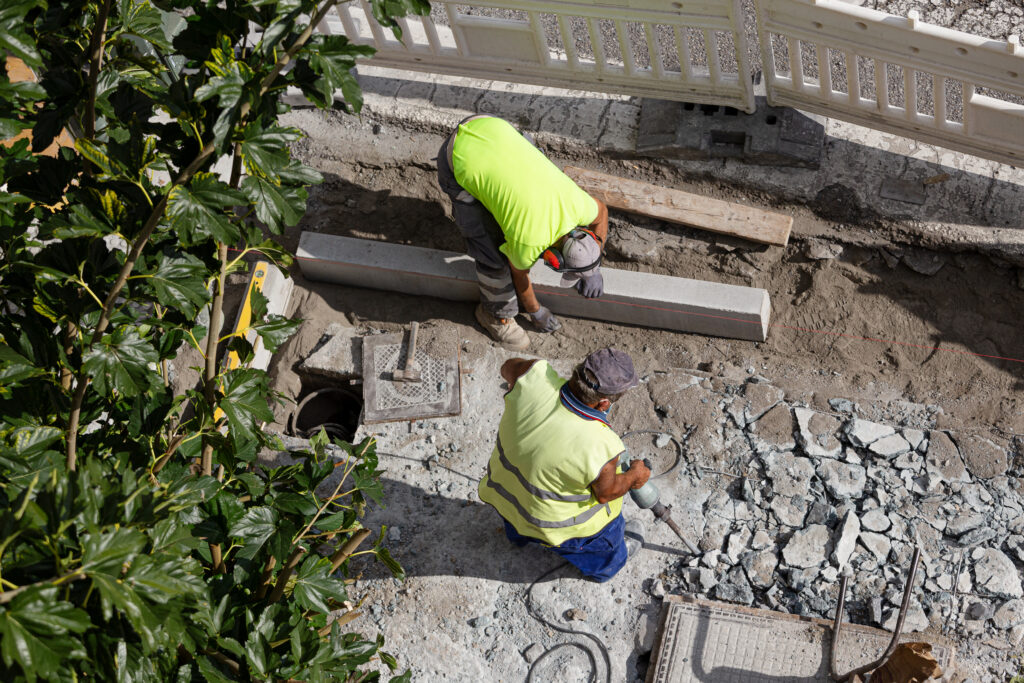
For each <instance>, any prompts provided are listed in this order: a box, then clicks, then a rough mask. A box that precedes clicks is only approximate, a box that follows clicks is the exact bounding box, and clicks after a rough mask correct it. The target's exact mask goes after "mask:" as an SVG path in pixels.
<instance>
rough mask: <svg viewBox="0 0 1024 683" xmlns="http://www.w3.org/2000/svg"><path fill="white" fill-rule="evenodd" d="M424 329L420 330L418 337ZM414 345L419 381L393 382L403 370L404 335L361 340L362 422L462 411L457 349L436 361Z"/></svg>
mask: <svg viewBox="0 0 1024 683" xmlns="http://www.w3.org/2000/svg"><path fill="white" fill-rule="evenodd" d="M424 332H425V330H424V329H423V328H420V335H421V337H422V336H424ZM422 346H423V344H419V343H418V344H417V346H416V357H415V358H414V360H413V363H414V367H416V368H418V369H419V371H420V375H421V377H422V379H421V381H419V382H395V381H392V379H391V373H393V372H394V371H395V370H396V369H398V368H404V367H405V359H406V351H407V349H408V339H407V335H405V334H379V335H373V336H369V337H363V422H364V423H365V424H374V423H378V422H392V421H395V420H419V419H422V418H427V417H453V416H455V415H459V414H460V413H461V412H462V400H461V397H462V391H461V386H460V385H459V382H460V381H461V378H462V375H461V373H460V372H459V355H458V354H459V351H458V346H454V347H453V348H452V351H453V355H454V357H448V358H435V357H434V356H432V355H430V354H428V353H427V352H426V351H424V350H423V349H422Z"/></svg>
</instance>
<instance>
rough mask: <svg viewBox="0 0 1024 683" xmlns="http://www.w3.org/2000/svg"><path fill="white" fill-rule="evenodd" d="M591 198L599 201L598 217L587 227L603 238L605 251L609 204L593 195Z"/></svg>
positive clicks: (602, 249)
mask: <svg viewBox="0 0 1024 683" xmlns="http://www.w3.org/2000/svg"><path fill="white" fill-rule="evenodd" d="M591 198H592V199H593V200H594V201H595V202H597V218H595V219H594V222H593V223H591V224H590V225H588V226H587V227H588V228H590V229H591V230H593V231H594V234H595V235H597V237H598V239H600V240H601V251H604V245H605V244H607V243H608V206H607V205H606V204H605V203H604V202H602V201H601V200H600V199H598V198H597V197H594V196H593V195H591Z"/></svg>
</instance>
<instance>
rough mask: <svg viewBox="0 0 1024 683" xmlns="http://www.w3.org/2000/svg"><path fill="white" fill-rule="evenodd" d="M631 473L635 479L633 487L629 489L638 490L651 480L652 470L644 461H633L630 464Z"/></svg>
mask: <svg viewBox="0 0 1024 683" xmlns="http://www.w3.org/2000/svg"><path fill="white" fill-rule="evenodd" d="M629 473H630V474H632V475H633V476H634V477H635V480H634V481H633V485H632V486H630V487H629V488H631V489H638V488H640V487H641V486H643V485H644V484H646V483H647V480H648V479H650V478H651V470H650V469H649V468H648V467H647V465H645V464H644V461H643V460H633V461H631V462H630V463H629Z"/></svg>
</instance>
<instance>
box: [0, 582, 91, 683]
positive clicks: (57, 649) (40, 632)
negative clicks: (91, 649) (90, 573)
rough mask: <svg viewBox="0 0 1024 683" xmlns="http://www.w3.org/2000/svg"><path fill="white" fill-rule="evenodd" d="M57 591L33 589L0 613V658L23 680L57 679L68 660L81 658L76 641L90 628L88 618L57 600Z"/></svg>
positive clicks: (81, 650)
mask: <svg viewBox="0 0 1024 683" xmlns="http://www.w3.org/2000/svg"><path fill="white" fill-rule="evenodd" d="M57 593H58V590H57V589H56V588H50V589H46V590H39V589H33V590H30V591H26V592H25V593H23V594H22V595H19V596H18V597H16V598H15V599H14V600H12V601H11V603H10V604H9V605H7V606H5V608H4V609H2V610H0V655H2V657H3V660H4V664H5V665H6V666H7V668H13V667H15V666H18V667H20V668H21V670H22V674H23V675H24V677H25V680H28V681H35V680H36V676H40V677H42V678H44V679H58V678H60V677H59V676H58V674H59V673H60V672H61V671H62V670H63V669H64V668H65V665H66V663H67V662H68V660H73V659H82V658H84V657H85V649H84V648H83V647H82V643H81V641H80V640H79V639H77V638H74V637H68V636H67V634H68V633H69V632H71V633H82V632H84V631H85V630H87V629H88V628H89V627H90V626H92V623H91V620H90V619H89V615H88V614H87V613H86V612H84V611H82V610H80V609H78V608H76V607H74V606H73V605H71V604H70V603H67V602H64V601H60V600H57V599H56V596H57Z"/></svg>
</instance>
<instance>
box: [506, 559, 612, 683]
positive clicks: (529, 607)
mask: <svg viewBox="0 0 1024 683" xmlns="http://www.w3.org/2000/svg"><path fill="white" fill-rule="evenodd" d="M568 564H569V563H568V562H563V563H562V564H559V565H555V566H554V567H552V568H551V569H549V570H547V571H546V572H544V573H543V574H541V575H540V576H538V577H537V578H536V579H534V580H533V583H531V584H530V587H529V588H527V589H526V611H527V613H529V615H530V616H531V617H533V618H534V619H536V620H537V621H539V622H540V623H541V624H543V625H544V626H547V627H548V628H552V629H554V630H556V631H560V632H562V633H571V634H573V635H578V636H586V637H587V638H590V639H591V640H592V641H594V643H596V644H597V647H598V649H599V650H600V651H601V657H603V658H604V666H605V677H604V680H605V683H611V681H612V658H611V655H609V654H608V646H606V645H605V644H604V643H603V642H601V639H600V638H598V637H597V636H595V635H594V634H593V633H587V632H585V631H574V630H572V629H571V628H565V627H564V626H559V625H558V624H552V623H551V622H550V621H548V620H547V619H545V618H544V617H542V616H541V615H540V613H539V612H537V610H536V609H535V608H534V605H533V587H534V586H536V585H537V584H538V583H540V582H541V581H543V580H544V579H546V578H548V577H549V576H551V575H552V574H554V573H555V572H556V571H558V570H559V569H561V568H562V567H565V566H567V565H568ZM565 647H575V648H578V649H580V650H583V652H585V653H586V655H587V658H588V659H589V660H590V671H591V675H590V680H591V681H597V670H598V667H597V658H596V657H594V653H593V651H592V650H591V649H590V648H588V647H586V646H585V645H583V644H582V643H559V644H558V645H553V646H551V647H549V648H548V649H547V650H545V651H544V653H543V654H542V655H541V656H540V657H537V659H535V660H533V664H531V665H530V668H529V669H528V670H527V672H526V683H530V681H532V680H533V674H534V670H535V669H536V668H537V666H538V665H539V664H540V663H541V662H542V661H544V660H545V659H547V657H548V656H549V655H551V654H553V653H555V652H558V651H559V650H561V649H562V648H565Z"/></svg>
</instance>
